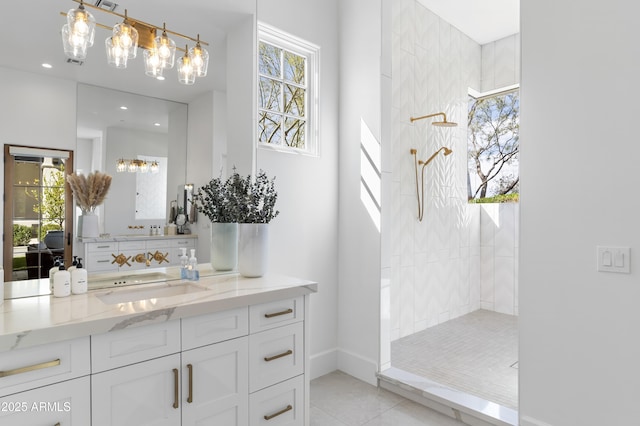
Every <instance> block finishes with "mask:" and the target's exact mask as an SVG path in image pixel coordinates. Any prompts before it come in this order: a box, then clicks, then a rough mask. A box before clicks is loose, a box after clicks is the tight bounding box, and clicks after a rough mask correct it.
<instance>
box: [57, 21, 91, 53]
mask: <svg viewBox="0 0 640 426" xmlns="http://www.w3.org/2000/svg"><path fill="white" fill-rule="evenodd" d="M61 33H62V46H63V47H64V54H65V55H66V56H67V58H71V59H75V60H77V61H82V60H84V59H86V58H87V47H89V45H88V43H82V42H81V40H80V39H78V38H77V37H73V36H72V35H71V31H70V30H69V24H64V25H63V26H62V32H61Z"/></svg>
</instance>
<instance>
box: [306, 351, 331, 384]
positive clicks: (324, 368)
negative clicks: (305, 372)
mask: <svg viewBox="0 0 640 426" xmlns="http://www.w3.org/2000/svg"><path fill="white" fill-rule="evenodd" d="M309 362H310V364H311V366H310V375H311V377H310V380H313V379H316V378H318V377H320V376H324V375H325V374H329V373H331V372H333V371H336V370H337V369H338V348H333V349H329V350H328V351H324V352H320V353H319V354H315V355H311V356H310V357H309Z"/></svg>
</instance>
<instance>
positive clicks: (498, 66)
mask: <svg viewBox="0 0 640 426" xmlns="http://www.w3.org/2000/svg"><path fill="white" fill-rule="evenodd" d="M518 83H520V34H513V35H510V36H508V37H505V38H502V39H500V40H496V41H493V42H490V43H487V44H483V45H482V84H481V87H480V88H478V87H474V89H476V90H480V91H481V92H488V91H490V90H495V89H500V88H503V87H506V86H512V85H514V84H518Z"/></svg>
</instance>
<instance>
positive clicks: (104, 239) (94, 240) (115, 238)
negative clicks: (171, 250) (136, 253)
mask: <svg viewBox="0 0 640 426" xmlns="http://www.w3.org/2000/svg"><path fill="white" fill-rule="evenodd" d="M182 238H198V234H176V235H149V233H148V232H146V233H142V232H141V233H138V234H135V233H134V234H123V235H115V234H114V235H108V236H107V235H105V236H102V237H96V238H77V240H78V241H80V242H81V243H105V242H112V241H136V240H173V239H176V240H177V239H182Z"/></svg>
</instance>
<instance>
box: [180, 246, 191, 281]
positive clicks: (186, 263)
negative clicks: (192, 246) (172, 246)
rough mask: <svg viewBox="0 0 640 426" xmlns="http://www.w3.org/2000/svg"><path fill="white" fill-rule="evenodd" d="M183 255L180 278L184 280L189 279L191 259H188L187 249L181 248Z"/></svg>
mask: <svg viewBox="0 0 640 426" xmlns="http://www.w3.org/2000/svg"><path fill="white" fill-rule="evenodd" d="M180 251H182V254H181V255H180V278H181V279H183V280H186V279H188V278H189V277H188V276H187V268H188V267H189V258H188V257H187V248H186V247H180Z"/></svg>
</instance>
